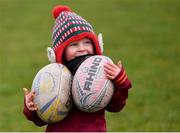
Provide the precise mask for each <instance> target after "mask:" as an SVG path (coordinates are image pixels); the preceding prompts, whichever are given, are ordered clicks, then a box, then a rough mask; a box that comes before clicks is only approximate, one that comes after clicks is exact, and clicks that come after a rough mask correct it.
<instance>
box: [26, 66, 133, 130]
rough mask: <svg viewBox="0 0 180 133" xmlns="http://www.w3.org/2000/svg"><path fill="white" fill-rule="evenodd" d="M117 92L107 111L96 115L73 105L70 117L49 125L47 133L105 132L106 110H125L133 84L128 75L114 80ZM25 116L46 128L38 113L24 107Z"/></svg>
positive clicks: (119, 76) (123, 73) (118, 76)
mask: <svg viewBox="0 0 180 133" xmlns="http://www.w3.org/2000/svg"><path fill="white" fill-rule="evenodd" d="M113 83H114V86H115V91H114V94H113V97H112V99H111V101H110V102H109V104H108V105H107V106H106V108H105V109H102V110H100V111H98V112H94V113H86V112H83V111H80V110H79V109H78V108H76V107H75V105H73V108H72V110H71V112H70V113H69V115H68V116H67V117H66V118H64V119H63V120H62V121H60V122H57V123H53V124H48V125H47V128H46V131H47V132H93V131H96V132H105V131H106V120H105V110H107V111H109V112H118V111H120V110H122V109H123V107H124V106H125V104H126V99H127V98H128V89H129V88H131V82H130V81H129V80H128V78H127V75H126V73H125V71H124V69H122V71H121V72H120V73H119V74H118V75H117V77H116V78H115V79H114V80H113ZM24 115H25V116H26V118H27V119H28V120H30V121H33V122H34V124H36V125H37V126H44V125H46V124H47V123H45V122H43V121H42V120H41V119H40V118H39V117H38V116H37V113H36V111H29V110H28V109H27V107H26V106H24Z"/></svg>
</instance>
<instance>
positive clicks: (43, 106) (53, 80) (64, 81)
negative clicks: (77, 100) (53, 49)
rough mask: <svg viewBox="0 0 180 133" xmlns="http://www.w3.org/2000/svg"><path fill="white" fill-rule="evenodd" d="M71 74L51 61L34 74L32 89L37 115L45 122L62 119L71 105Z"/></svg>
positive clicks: (62, 66)
mask: <svg viewBox="0 0 180 133" xmlns="http://www.w3.org/2000/svg"><path fill="white" fill-rule="evenodd" d="M71 85H72V75H71V72H70V71H69V70H68V69H67V68H66V67H65V66H64V65H62V64H59V63H52V64H49V65H46V66H45V67H43V68H42V69H41V70H40V71H39V72H38V73H37V74H36V76H35V78H34V80H33V83H32V90H34V91H35V98H34V103H35V104H37V107H38V110H37V114H38V116H39V117H40V118H41V119H42V120H43V121H45V122H47V123H55V122H58V121H61V120H62V119H64V118H65V117H66V116H67V115H68V113H69V111H70V109H71V106H72V96H71Z"/></svg>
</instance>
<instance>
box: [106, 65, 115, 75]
mask: <svg viewBox="0 0 180 133" xmlns="http://www.w3.org/2000/svg"><path fill="white" fill-rule="evenodd" d="M104 70H105V72H106V73H107V74H109V75H114V73H115V72H114V71H113V70H111V69H108V68H106V67H104Z"/></svg>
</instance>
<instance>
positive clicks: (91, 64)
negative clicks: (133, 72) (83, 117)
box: [72, 55, 114, 112]
mask: <svg viewBox="0 0 180 133" xmlns="http://www.w3.org/2000/svg"><path fill="white" fill-rule="evenodd" d="M107 61H110V62H112V60H110V58H107V57H105V56H99V55H97V56H92V57H90V58H88V59H86V60H85V61H84V62H83V63H82V64H81V65H80V66H79V68H78V70H77V72H76V74H75V76H74V79H73V85H72V94H73V100H74V102H75V104H76V105H77V107H78V108H79V109H81V110H83V111H86V112H95V111H98V110H100V109H102V108H104V107H105V106H106V105H107V104H108V102H109V101H110V99H111V97H112V94H113V91H114V86H113V84H112V82H111V81H110V80H108V79H107V78H106V75H105V72H104V64H105V63H107Z"/></svg>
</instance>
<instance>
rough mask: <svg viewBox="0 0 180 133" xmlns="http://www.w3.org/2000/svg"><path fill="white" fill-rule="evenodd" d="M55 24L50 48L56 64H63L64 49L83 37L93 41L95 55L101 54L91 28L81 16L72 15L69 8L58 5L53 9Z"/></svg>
mask: <svg viewBox="0 0 180 133" xmlns="http://www.w3.org/2000/svg"><path fill="white" fill-rule="evenodd" d="M53 16H54V18H55V24H54V27H53V29H52V47H53V50H54V52H55V56H56V62H58V63H63V60H62V55H63V51H64V49H65V47H66V46H67V45H68V44H69V43H71V42H73V41H78V40H81V39H83V38H85V37H87V38H90V39H91V40H92V41H93V44H94V49H95V53H96V54H98V55H101V54H102V51H101V49H100V45H99V42H98V38H97V36H96V34H95V33H94V31H93V28H92V26H91V25H90V23H88V22H87V21H86V20H85V19H83V18H82V17H81V16H79V15H77V14H76V13H74V12H73V11H72V10H71V9H70V8H69V7H67V6H61V5H58V6H56V7H54V9H53Z"/></svg>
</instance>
